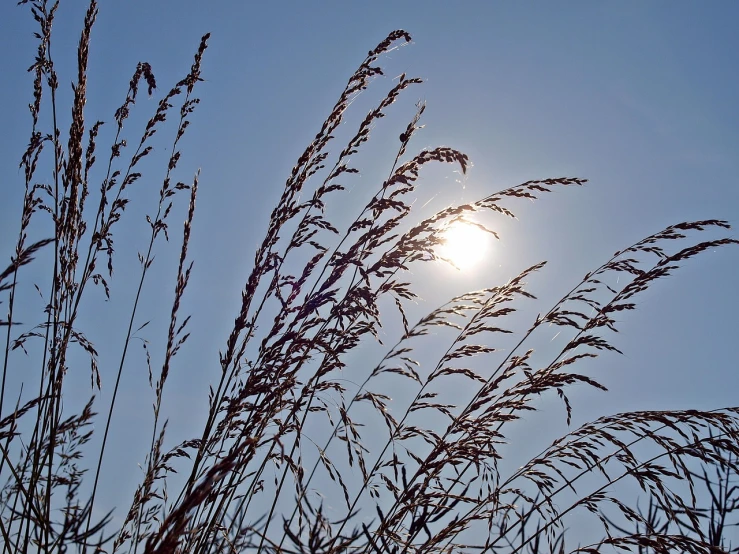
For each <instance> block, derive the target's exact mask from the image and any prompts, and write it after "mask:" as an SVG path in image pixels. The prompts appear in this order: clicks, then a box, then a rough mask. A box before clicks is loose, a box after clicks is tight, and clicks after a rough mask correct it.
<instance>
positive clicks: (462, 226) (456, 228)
mask: <svg viewBox="0 0 739 554" xmlns="http://www.w3.org/2000/svg"><path fill="white" fill-rule="evenodd" d="M490 239H491V235H490V234H489V233H487V232H485V231H483V230H482V229H480V228H479V227H477V226H476V225H472V224H470V223H467V222H465V221H457V222H455V223H452V224H451V225H450V226H449V228H448V229H447V230H446V231H444V244H443V245H442V246H441V247H440V248H439V252H438V253H439V255H440V256H441V257H442V258H444V259H446V260H448V261H449V262H451V263H452V264H453V265H454V266H456V267H457V268H458V269H460V270H462V271H468V270H470V269H472V268H473V267H475V266H476V265H477V264H479V263H480V262H481V261H482V260H483V259H485V257H486V256H487V255H488V253H489V250H490Z"/></svg>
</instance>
